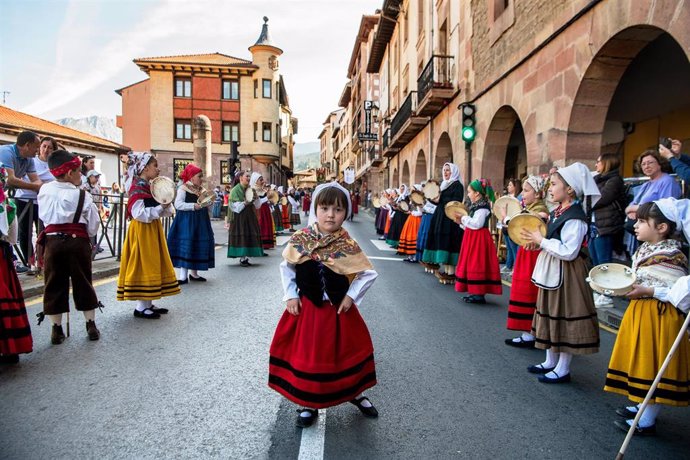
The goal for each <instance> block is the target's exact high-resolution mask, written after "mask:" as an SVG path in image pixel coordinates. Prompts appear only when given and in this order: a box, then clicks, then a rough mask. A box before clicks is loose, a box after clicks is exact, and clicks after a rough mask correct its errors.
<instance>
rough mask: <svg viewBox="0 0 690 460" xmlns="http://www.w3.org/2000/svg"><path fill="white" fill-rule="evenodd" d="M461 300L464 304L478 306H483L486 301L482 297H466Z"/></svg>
mask: <svg viewBox="0 0 690 460" xmlns="http://www.w3.org/2000/svg"><path fill="white" fill-rule="evenodd" d="M462 300H463V301H464V302H465V303H478V304H485V303H486V299H485V298H484V296H483V295H467V296H465V297H463V298H462Z"/></svg>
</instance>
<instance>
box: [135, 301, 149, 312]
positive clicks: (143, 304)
mask: <svg viewBox="0 0 690 460" xmlns="http://www.w3.org/2000/svg"><path fill="white" fill-rule="evenodd" d="M152 304H153V301H151V300H137V311H144V310H146V309H147V308H151V305H152Z"/></svg>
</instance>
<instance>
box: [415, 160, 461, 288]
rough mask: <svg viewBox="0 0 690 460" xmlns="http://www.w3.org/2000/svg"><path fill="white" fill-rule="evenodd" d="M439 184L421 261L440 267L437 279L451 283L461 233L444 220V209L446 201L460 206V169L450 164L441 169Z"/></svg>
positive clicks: (449, 221)
mask: <svg viewBox="0 0 690 460" xmlns="http://www.w3.org/2000/svg"><path fill="white" fill-rule="evenodd" d="M442 172H443V182H441V196H440V197H439V200H438V202H437V203H433V204H435V205H436V210H435V211H434V215H433V217H432V219H431V223H430V224H429V235H428V237H427V240H426V246H425V247H424V254H423V255H422V261H423V262H424V263H427V264H431V265H440V267H439V275H440V276H442V277H444V278H447V279H455V267H456V266H457V264H458V255H459V254H460V245H461V242H462V233H463V232H462V229H461V228H460V226H458V224H457V223H456V222H453V221H452V220H451V219H449V218H448V217H447V216H446V213H445V206H446V204H447V203H448V202H450V201H460V202H462V201H463V199H464V196H465V189H464V188H463V186H462V184H461V183H460V169H459V168H458V167H457V166H455V165H454V164H453V163H445V164H444V165H443V170H442Z"/></svg>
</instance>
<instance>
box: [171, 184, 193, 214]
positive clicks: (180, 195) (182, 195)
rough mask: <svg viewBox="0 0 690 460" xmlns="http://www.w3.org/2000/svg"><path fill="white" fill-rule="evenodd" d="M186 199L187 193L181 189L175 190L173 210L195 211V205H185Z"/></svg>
mask: <svg viewBox="0 0 690 460" xmlns="http://www.w3.org/2000/svg"><path fill="white" fill-rule="evenodd" d="M186 198H187V191H186V190H185V189H183V188H182V187H178V188H177V195H175V209H177V210H178V211H195V209H194V205H195V204H196V203H185V201H184V200H185V199H186Z"/></svg>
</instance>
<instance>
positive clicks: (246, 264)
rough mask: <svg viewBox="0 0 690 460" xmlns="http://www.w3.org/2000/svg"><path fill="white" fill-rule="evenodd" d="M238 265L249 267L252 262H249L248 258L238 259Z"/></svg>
mask: <svg viewBox="0 0 690 460" xmlns="http://www.w3.org/2000/svg"><path fill="white" fill-rule="evenodd" d="M240 265H241V266H242V267H251V266H252V264H251V263H249V259H246V260H240Z"/></svg>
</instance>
